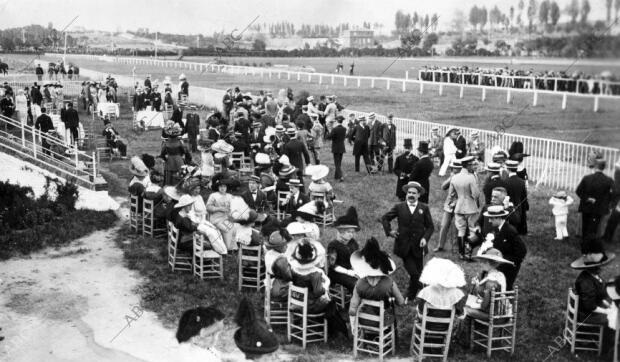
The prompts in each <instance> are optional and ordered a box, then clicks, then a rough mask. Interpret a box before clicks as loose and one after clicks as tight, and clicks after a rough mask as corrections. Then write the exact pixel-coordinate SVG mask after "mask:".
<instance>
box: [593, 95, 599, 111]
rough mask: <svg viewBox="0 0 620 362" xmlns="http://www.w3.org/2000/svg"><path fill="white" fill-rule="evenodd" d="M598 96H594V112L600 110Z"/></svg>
mask: <svg viewBox="0 0 620 362" xmlns="http://www.w3.org/2000/svg"><path fill="white" fill-rule="evenodd" d="M598 99H599V98H598V96H594V112H598Z"/></svg>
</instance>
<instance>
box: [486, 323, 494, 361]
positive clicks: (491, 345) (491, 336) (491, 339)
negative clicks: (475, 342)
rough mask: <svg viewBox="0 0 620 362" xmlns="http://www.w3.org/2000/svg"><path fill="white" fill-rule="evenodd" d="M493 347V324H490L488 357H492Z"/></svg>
mask: <svg viewBox="0 0 620 362" xmlns="http://www.w3.org/2000/svg"><path fill="white" fill-rule="evenodd" d="M492 347H493V325H492V324H489V329H488V331H487V358H491V348H492Z"/></svg>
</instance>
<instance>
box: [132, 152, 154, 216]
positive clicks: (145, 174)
mask: <svg viewBox="0 0 620 362" xmlns="http://www.w3.org/2000/svg"><path fill="white" fill-rule="evenodd" d="M129 172H131V174H132V175H133V177H132V178H131V180H130V181H129V193H130V194H131V195H135V196H138V213H141V212H142V201H143V199H144V193H145V192H146V189H147V188H148V187H149V186H150V184H151V181H150V179H149V170H148V168H147V167H146V165H145V164H144V162H142V160H141V159H140V158H139V157H137V156H134V157H132V158H131V167H130V168H129Z"/></svg>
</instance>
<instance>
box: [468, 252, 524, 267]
mask: <svg viewBox="0 0 620 362" xmlns="http://www.w3.org/2000/svg"><path fill="white" fill-rule="evenodd" d="M480 251H482V250H480ZM474 258H475V259H482V260H490V261H494V262H496V263H500V264H510V265H514V263H513V262H511V261H510V260H506V259H504V255H503V254H502V252H501V251H499V250H497V249H495V248H489V249H486V250H485V251H482V253H480V252H479V253H478V255H476V256H474Z"/></svg>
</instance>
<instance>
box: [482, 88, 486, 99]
mask: <svg viewBox="0 0 620 362" xmlns="http://www.w3.org/2000/svg"><path fill="white" fill-rule="evenodd" d="M486 100H487V89H486V87H482V101H483V102H484V101H486Z"/></svg>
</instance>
